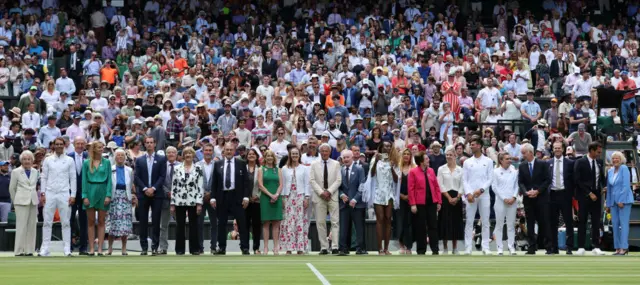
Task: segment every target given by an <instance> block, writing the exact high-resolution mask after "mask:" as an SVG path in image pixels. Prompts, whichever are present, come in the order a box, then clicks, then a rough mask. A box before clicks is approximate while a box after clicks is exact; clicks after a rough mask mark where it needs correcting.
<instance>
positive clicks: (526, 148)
mask: <svg viewBox="0 0 640 285" xmlns="http://www.w3.org/2000/svg"><path fill="white" fill-rule="evenodd" d="M521 149H522V150H523V151H525V152H531V153H534V151H533V145H531V144H530V143H526V144H523V145H522V148H521Z"/></svg>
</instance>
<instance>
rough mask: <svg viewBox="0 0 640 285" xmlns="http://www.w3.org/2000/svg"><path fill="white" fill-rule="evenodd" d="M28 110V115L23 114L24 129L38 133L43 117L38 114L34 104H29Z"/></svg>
mask: <svg viewBox="0 0 640 285" xmlns="http://www.w3.org/2000/svg"><path fill="white" fill-rule="evenodd" d="M27 110H28V111H27V112H26V113H24V114H22V129H24V130H26V129H33V130H35V131H36V132H37V131H38V129H40V122H41V121H42V116H40V114H38V113H36V105H35V104H34V103H29V105H28V106H27Z"/></svg>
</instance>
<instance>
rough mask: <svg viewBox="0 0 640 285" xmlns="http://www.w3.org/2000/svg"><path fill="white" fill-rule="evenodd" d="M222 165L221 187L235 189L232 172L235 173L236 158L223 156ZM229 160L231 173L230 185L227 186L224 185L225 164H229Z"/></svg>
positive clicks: (225, 175) (234, 177) (234, 178)
mask: <svg viewBox="0 0 640 285" xmlns="http://www.w3.org/2000/svg"><path fill="white" fill-rule="evenodd" d="M223 161H224V166H223V167H222V189H224V190H225V191H226V190H231V189H236V176H235V175H234V173H236V160H235V159H233V158H232V159H230V160H229V159H227V158H225V159H224V160H223ZM229 162H231V174H230V175H229V176H231V187H228V188H227V185H225V184H226V183H225V181H226V179H227V178H226V177H227V166H228V165H229Z"/></svg>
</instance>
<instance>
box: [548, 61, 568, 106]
mask: <svg viewBox="0 0 640 285" xmlns="http://www.w3.org/2000/svg"><path fill="white" fill-rule="evenodd" d="M568 73H569V65H568V64H567V63H566V62H564V60H562V52H559V51H556V58H555V59H554V60H552V61H551V64H550V66H549V77H550V78H551V82H552V84H551V90H552V91H553V92H554V94H555V95H556V97H561V95H562V94H560V93H559V91H558V90H561V89H562V88H561V87H562V84H563V83H564V77H565V75H567V74H568Z"/></svg>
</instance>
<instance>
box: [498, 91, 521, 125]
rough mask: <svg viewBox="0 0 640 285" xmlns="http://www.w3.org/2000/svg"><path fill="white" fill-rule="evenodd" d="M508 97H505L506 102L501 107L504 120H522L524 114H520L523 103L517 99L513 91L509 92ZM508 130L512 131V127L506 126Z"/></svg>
mask: <svg viewBox="0 0 640 285" xmlns="http://www.w3.org/2000/svg"><path fill="white" fill-rule="evenodd" d="M506 95H507V96H505V97H504V102H502V105H500V110H502V118H504V119H505V120H520V119H522V113H521V112H520V106H521V105H522V101H520V99H518V97H516V94H515V93H514V91H513V90H509V91H507V94H506ZM505 129H506V130H511V127H510V126H505Z"/></svg>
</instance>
